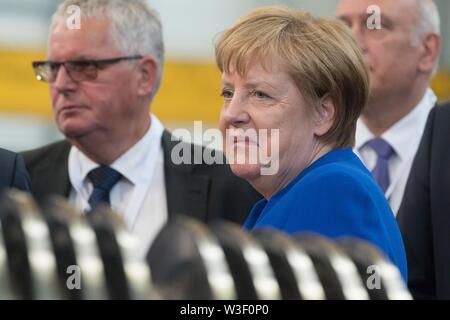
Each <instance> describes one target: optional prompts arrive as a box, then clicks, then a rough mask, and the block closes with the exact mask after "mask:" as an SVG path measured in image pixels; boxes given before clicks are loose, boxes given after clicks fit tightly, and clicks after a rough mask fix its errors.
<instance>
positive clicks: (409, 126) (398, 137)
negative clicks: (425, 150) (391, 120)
mask: <svg viewBox="0 0 450 320" xmlns="http://www.w3.org/2000/svg"><path fill="white" fill-rule="evenodd" d="M436 102H437V98H436V95H435V94H434V92H433V91H432V90H431V89H430V88H428V89H427V90H426V92H425V95H424V96H423V98H422V99H421V100H420V102H419V104H418V105H417V106H416V107H415V108H414V109H413V110H411V112H409V113H408V114H407V115H406V116H405V117H403V118H402V119H400V121H398V122H397V123H396V124H394V125H393V126H392V127H391V128H389V129H388V130H387V131H386V132H384V133H383V134H382V135H381V138H383V139H384V140H386V141H387V142H388V143H389V144H390V145H391V146H392V148H394V150H395V152H396V154H397V155H398V156H399V157H400V158H403V157H406V156H407V155H408V153H409V150H411V148H410V143H409V141H410V139H411V137H412V136H417V135H421V133H422V132H423V128H424V127H425V123H426V121H427V117H428V113H429V112H430V110H431V109H432V108H433V106H434V105H435V104H436ZM374 137H375V136H374V135H373V133H372V132H371V131H370V130H369V128H367V126H366V125H365V123H364V121H362V119H361V118H360V119H358V123H357V126H356V143H355V149H356V150H358V151H359V150H361V149H362V148H363V147H364V145H365V144H366V143H367V142H368V141H369V140H371V139H373V138H374Z"/></svg>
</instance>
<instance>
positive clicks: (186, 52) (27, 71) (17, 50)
mask: <svg viewBox="0 0 450 320" xmlns="http://www.w3.org/2000/svg"><path fill="white" fill-rule="evenodd" d="M61 2H62V1H60V0H0V146H1V147H4V148H8V149H11V150H14V151H21V150H25V149H30V148H34V147H38V146H41V145H44V144H47V143H49V142H52V141H56V140H58V139H61V138H62V136H61V135H60V134H59V132H58V130H57V129H56V127H55V125H54V124H53V118H52V111H51V104H50V99H49V94H48V88H47V85H46V84H45V83H41V82H38V81H36V80H35V77H34V73H33V70H32V68H31V61H33V60H42V59H44V60H45V54H46V42H47V32H48V28H49V24H50V18H51V15H52V13H53V11H54V10H55V8H56V6H57V5H58V4H59V3H61ZM337 2H338V0H308V1H306V0H303V1H302V0H278V1H269V0H245V1H242V0H227V1H222V0H191V1H188V0H148V3H149V4H150V5H151V6H152V7H153V8H155V9H156V10H157V11H158V12H159V14H160V17H161V20H162V23H163V32H164V40H165V45H166V65H165V70H164V75H163V82H162V86H161V89H160V91H159V93H158V94H157V96H156V98H155V101H154V103H153V105H152V111H153V112H154V113H155V114H156V115H157V116H158V117H159V118H160V119H161V120H162V122H163V123H164V125H165V126H166V127H167V128H169V129H175V128H186V129H188V130H191V131H192V130H193V127H194V124H193V121H196V120H201V121H203V128H204V129H205V128H209V127H216V126H217V121H218V117H219V111H220V108H221V103H222V99H221V97H220V95H219V94H220V74H219V72H218V70H217V69H216V67H215V64H214V52H213V42H214V38H215V36H217V34H218V33H219V32H221V31H223V30H224V29H226V28H228V27H230V26H231V25H232V24H234V23H235V22H236V21H237V19H238V18H239V17H240V16H242V15H243V14H245V13H247V12H248V11H250V10H251V9H253V8H256V7H260V6H266V5H272V4H283V5H289V6H292V7H297V8H300V9H304V10H307V11H309V12H312V13H313V14H315V15H322V16H333V14H334V9H335V6H336V4H337ZM436 3H437V5H438V7H439V11H440V15H441V29H442V34H443V37H442V38H443V51H442V55H441V62H440V70H439V72H438V74H437V75H436V77H435V78H434V79H433V81H432V88H433V89H434V90H435V92H436V94H437V95H438V97H439V99H440V100H441V101H446V100H449V99H450V39H449V38H448V35H449V34H450V1H448V0H437V1H436ZM197 142H198V141H197Z"/></svg>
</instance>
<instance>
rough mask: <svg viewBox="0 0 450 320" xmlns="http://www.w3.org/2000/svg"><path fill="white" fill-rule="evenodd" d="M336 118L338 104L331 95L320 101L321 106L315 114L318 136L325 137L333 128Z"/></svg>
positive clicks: (315, 132)
mask: <svg viewBox="0 0 450 320" xmlns="http://www.w3.org/2000/svg"><path fill="white" fill-rule="evenodd" d="M335 116H336V104H335V103H334V101H333V99H332V98H331V96H330V95H329V94H326V95H324V96H323V97H322V98H320V99H319V105H318V107H317V108H316V112H315V124H316V126H315V129H314V134H315V135H316V136H319V137H320V136H323V135H324V134H326V133H327V132H328V131H329V130H330V129H331V127H332V126H333V122H334V119H335Z"/></svg>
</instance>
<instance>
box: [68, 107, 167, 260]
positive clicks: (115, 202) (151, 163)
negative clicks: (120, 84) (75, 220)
mask: <svg viewBox="0 0 450 320" xmlns="http://www.w3.org/2000/svg"><path fill="white" fill-rule="evenodd" d="M163 131H164V127H163V125H162V124H161V122H160V121H159V120H158V119H157V118H156V117H155V116H154V115H151V125H150V129H149V130H148V131H147V133H146V134H145V135H144V136H143V137H142V138H141V139H140V140H139V141H138V142H137V143H136V144H135V145H134V146H132V147H131V148H130V149H129V150H128V151H127V152H125V153H124V154H123V155H121V156H120V157H119V158H118V159H117V160H116V161H114V162H113V163H112V164H111V165H110V167H111V168H113V169H115V170H116V171H118V172H120V173H121V174H122V178H121V179H120V180H119V181H118V182H117V183H116V184H115V185H114V187H113V188H112V189H111V192H110V202H111V208H112V209H113V210H115V211H116V212H117V213H118V214H119V215H120V216H121V217H122V219H123V220H124V222H125V224H126V226H127V227H128V230H129V231H131V233H133V234H134V235H135V236H136V237H137V240H138V241H139V248H138V254H139V255H140V257H144V256H145V254H146V252H147V250H148V249H149V247H150V245H151V243H152V241H153V239H154V237H155V236H156V234H157V233H158V232H159V231H160V229H161V228H162V227H163V225H164V224H165V223H166V222H167V219H168V212H167V198H166V188H165V180H164V154H163V149H162V144H161V137H162V134H163ZM68 161H69V164H68V165H69V179H70V183H71V185H72V189H71V192H70V196H69V201H70V202H71V203H72V204H73V205H75V207H76V208H77V209H79V210H80V211H82V212H87V211H89V209H90V206H89V203H88V199H89V196H90V195H91V192H92V190H93V185H92V183H91V182H90V181H89V179H88V178H87V175H88V173H89V172H90V171H91V170H92V169H94V168H96V167H98V166H99V164H97V163H95V162H94V161H92V160H91V159H89V158H88V157H86V156H85V155H84V154H83V153H82V152H81V151H80V150H78V149H77V148H76V147H75V146H72V148H71V150H70V153H69V160H68Z"/></svg>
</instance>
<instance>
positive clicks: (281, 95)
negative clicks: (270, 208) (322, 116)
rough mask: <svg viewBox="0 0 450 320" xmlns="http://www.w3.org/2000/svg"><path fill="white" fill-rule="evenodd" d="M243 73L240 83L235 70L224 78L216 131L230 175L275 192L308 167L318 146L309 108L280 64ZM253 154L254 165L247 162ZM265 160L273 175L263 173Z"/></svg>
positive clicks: (257, 66) (257, 65)
mask: <svg viewBox="0 0 450 320" xmlns="http://www.w3.org/2000/svg"><path fill="white" fill-rule="evenodd" d="M255 60H257V59H255ZM246 71H247V72H246V75H245V76H244V77H241V76H240V75H239V74H238V73H237V72H236V71H235V70H234V69H230V73H226V72H224V73H223V74H222V95H223V99H224V104H223V108H222V111H221V115H220V124H219V125H220V129H221V132H222V135H223V137H224V151H225V154H226V156H227V160H228V162H229V163H230V165H231V169H232V171H233V172H234V174H236V175H237V176H239V177H242V178H244V179H246V180H248V181H249V182H250V183H252V184H253V186H254V187H255V188H256V189H257V190H258V191H260V192H262V190H259V188H258V186H260V185H261V186H263V185H264V184H266V185H267V182H265V181H270V183H271V184H275V185H274V186H273V187H274V188H276V187H277V186H276V184H277V183H280V184H282V183H283V180H286V179H289V178H290V179H293V178H294V177H295V176H296V175H297V174H298V173H299V172H300V171H302V170H303V169H305V168H306V167H307V166H308V165H309V164H310V163H311V160H312V159H313V157H314V154H313V153H314V150H316V148H317V145H318V140H317V137H316V136H315V133H317V132H316V131H317V130H316V128H317V125H316V124H315V121H314V119H313V118H314V117H313V115H312V114H313V113H312V108H310V107H309V106H307V104H306V101H305V99H304V98H303V96H302V94H301V92H300V91H299V90H298V88H297V86H296V85H295V83H294V81H293V79H292V78H291V77H290V76H289V74H288V73H287V72H286V71H285V70H284V68H283V67H282V66H281V65H280V64H279V63H276V62H272V63H268V64H267V65H264V67H263V65H262V64H261V63H260V62H258V61H255V63H250V64H249V65H248V68H247V70H246ZM230 129H243V130H248V129H250V130H251V131H253V133H254V134H248V133H249V132H250V131H246V134H245V136H246V137H247V138H245V137H243V132H237V133H233V132H232V131H233V130H231V131H230ZM263 129H266V130H263ZM277 130H278V132H279V135H278V136H277V134H276V131H277ZM265 132H267V135H265ZM227 134H228V136H227ZM230 134H231V138H230ZM265 136H266V137H267V142H265V139H264V137H265ZM251 150H253V151H255V150H257V152H256V153H257V154H258V157H257V161H253V162H252V159H249V158H250V156H251V154H252V153H251V152H252V151H251ZM253 155H254V153H253ZM264 155H266V156H270V161H271V162H270V166H271V167H272V170H269V173H270V174H268V175H267V174H262V171H261V169H262V168H264V167H266V168H267V164H266V166H264V165H263V163H264V161H265V160H264V157H263V156H264ZM244 157H245V160H246V161H245V163H243V162H244V161H242V159H243V158H244ZM253 160H254V159H253ZM266 173H267V172H266ZM277 181H280V182H277ZM287 182H289V181H287ZM261 188H263V189H264V188H265V187H261ZM263 194H264V193H263Z"/></svg>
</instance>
